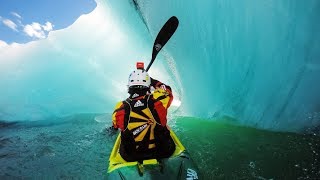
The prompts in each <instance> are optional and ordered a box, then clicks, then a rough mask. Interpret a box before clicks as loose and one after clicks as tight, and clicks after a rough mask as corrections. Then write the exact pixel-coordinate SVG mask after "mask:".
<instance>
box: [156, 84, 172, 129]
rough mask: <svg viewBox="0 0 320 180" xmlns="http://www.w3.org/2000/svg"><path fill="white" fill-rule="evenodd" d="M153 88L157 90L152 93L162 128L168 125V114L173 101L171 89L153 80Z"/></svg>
mask: <svg viewBox="0 0 320 180" xmlns="http://www.w3.org/2000/svg"><path fill="white" fill-rule="evenodd" d="M151 86H153V87H154V88H155V90H154V92H153V93H152V96H151V98H152V102H153V103H154V104H153V105H154V110H155V111H156V113H157V115H158V117H159V120H160V122H161V125H162V126H166V124H167V112H168V108H169V107H170V105H171V102H172V100H173V95H172V91H171V87H170V86H168V85H166V84H164V83H162V82H160V81H158V80H156V79H153V78H151Z"/></svg>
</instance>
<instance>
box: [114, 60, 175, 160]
mask: <svg viewBox="0 0 320 180" xmlns="http://www.w3.org/2000/svg"><path fill="white" fill-rule="evenodd" d="M128 93H129V95H130V96H129V98H127V99H126V100H124V101H121V102H119V103H117V105H116V107H115V110H114V112H113V114H112V122H113V128H114V129H118V128H119V129H120V130H121V145H120V155H121V156H122V158H123V159H124V160H126V161H142V160H145V159H154V158H156V159H161V158H167V157H170V156H171V155H172V154H173V152H174V150H175V144H174V142H173V140H172V138H171V136H170V131H169V130H168V128H167V110H168V108H169V107H170V104H171V102H172V100H173V95H172V91H171V87H170V86H168V85H165V84H164V83H162V82H160V81H158V80H156V79H153V78H151V77H150V76H149V74H148V73H147V72H146V71H145V70H144V64H143V63H142V62H138V63H137V69H136V70H134V71H133V72H132V73H131V74H130V75H129V81H128Z"/></svg>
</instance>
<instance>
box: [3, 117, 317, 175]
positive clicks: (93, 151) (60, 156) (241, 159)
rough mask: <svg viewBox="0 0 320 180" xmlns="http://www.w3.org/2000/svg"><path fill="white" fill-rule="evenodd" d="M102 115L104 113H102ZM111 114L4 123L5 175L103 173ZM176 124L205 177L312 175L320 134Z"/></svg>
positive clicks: (190, 121)
mask: <svg viewBox="0 0 320 180" xmlns="http://www.w3.org/2000/svg"><path fill="white" fill-rule="evenodd" d="M101 117H104V118H101ZM106 117H108V115H102V116H101V115H97V114H78V115H76V116H71V117H66V118H64V119H56V120H55V122H54V123H44V122H33V123H14V124H8V123H6V124H5V123H1V126H0V128H1V131H0V145H1V146H0V164H1V166H0V178H1V179H21V178H22V179H79V178H80V179H104V178H106V172H107V168H108V158H109V154H110V152H111V149H112V146H113V144H114V141H115V139H116V135H112V134H109V133H108V132H107V131H105V127H106V126H107V125H109V124H110V121H111V119H110V118H109V119H108V118H106ZM170 125H171V127H172V129H173V130H174V131H175V132H176V134H177V136H178V137H179V138H180V140H181V142H182V143H183V144H184V145H185V147H186V148H187V149H188V151H189V152H190V154H191V156H192V158H193V160H194V161H195V162H196V164H197V166H198V167H199V169H200V172H201V174H202V176H203V178H204V179H308V178H309V179H312V178H313V179H314V178H317V177H319V175H320V172H319V165H320V162H319V158H320V155H319V153H320V152H319V147H320V138H319V136H314V135H299V134H294V133H279V132H270V131H263V130H257V129H253V128H248V127H240V126H235V125H231V124H229V123H221V122H220V123H218V122H213V121H208V120H204V119H199V118H191V117H176V118H173V119H171V120H170Z"/></svg>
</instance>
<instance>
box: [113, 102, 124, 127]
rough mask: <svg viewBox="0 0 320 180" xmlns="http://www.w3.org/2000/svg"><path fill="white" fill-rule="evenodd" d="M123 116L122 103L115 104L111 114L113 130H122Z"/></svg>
mask: <svg viewBox="0 0 320 180" xmlns="http://www.w3.org/2000/svg"><path fill="white" fill-rule="evenodd" d="M124 116H125V107H124V103H123V102H122V101H121V102H118V103H117V105H116V107H115V110H114V111H113V114H112V125H113V128H114V129H118V128H120V129H121V130H122V131H123V130H124Z"/></svg>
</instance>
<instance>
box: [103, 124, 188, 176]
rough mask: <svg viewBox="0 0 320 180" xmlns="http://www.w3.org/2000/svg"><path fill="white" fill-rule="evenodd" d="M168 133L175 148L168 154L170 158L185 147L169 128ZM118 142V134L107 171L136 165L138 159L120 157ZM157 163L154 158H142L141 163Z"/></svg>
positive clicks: (119, 139) (178, 153) (119, 138)
mask: <svg viewBox="0 0 320 180" xmlns="http://www.w3.org/2000/svg"><path fill="white" fill-rule="evenodd" d="M170 135H171V137H172V139H173V141H174V143H175V144H176V149H175V151H174V153H173V154H172V155H171V156H170V158H172V157H175V156H178V155H180V154H181V153H182V152H184V151H185V147H184V146H183V145H182V143H181V142H180V141H179V139H178V137H177V136H176V134H175V133H174V132H173V131H172V130H170ZM120 142H121V137H120V134H119V135H118V137H117V139H116V142H115V145H114V146H113V149H112V151H111V154H110V158H109V167H108V173H111V172H112V171H114V170H116V169H118V168H122V167H129V166H137V165H138V164H139V163H138V161H134V162H127V161H125V160H124V159H123V158H122V157H121V155H120V153H119V149H120ZM158 163H159V162H158V161H157V160H156V159H148V160H144V161H143V163H142V165H156V164H158Z"/></svg>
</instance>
